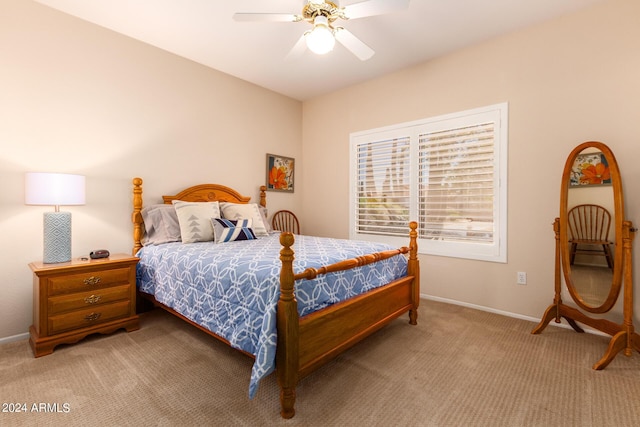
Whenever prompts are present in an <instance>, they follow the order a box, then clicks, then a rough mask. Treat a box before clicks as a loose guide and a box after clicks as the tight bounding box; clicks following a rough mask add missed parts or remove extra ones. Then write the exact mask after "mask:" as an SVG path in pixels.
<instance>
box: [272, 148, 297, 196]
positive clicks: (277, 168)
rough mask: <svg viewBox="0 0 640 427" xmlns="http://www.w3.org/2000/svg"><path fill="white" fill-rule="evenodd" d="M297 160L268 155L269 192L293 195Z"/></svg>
mask: <svg viewBox="0 0 640 427" xmlns="http://www.w3.org/2000/svg"><path fill="white" fill-rule="evenodd" d="M294 165H295V159H293V158H291V157H284V156H278V155H275V154H267V190H270V191H285V192H289V193H293V180H294Z"/></svg>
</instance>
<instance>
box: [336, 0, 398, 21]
mask: <svg viewBox="0 0 640 427" xmlns="http://www.w3.org/2000/svg"><path fill="white" fill-rule="evenodd" d="M408 7H409V0H365V1H361V2H360V3H354V4H350V5H349V6H345V7H344V14H345V16H346V17H347V18H348V19H357V18H365V17H367V16H375V15H383V14H385V13H391V12H398V11H401V10H404V9H407V8H408Z"/></svg>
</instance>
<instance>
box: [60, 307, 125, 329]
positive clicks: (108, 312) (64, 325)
mask: <svg viewBox="0 0 640 427" xmlns="http://www.w3.org/2000/svg"><path fill="white" fill-rule="evenodd" d="M130 310H131V302H130V301H122V302H116V303H113V304H106V305H102V306H99V307H93V308H88V309H86V310H78V311H73V312H69V313H66V314H59V315H57V316H50V317H49V334H57V333H60V332H64V331H67V330H70V329H77V328H84V327H87V326H93V325H96V324H99V323H102V322H106V321H108V320H113V319H117V318H119V317H127V316H129V315H130Z"/></svg>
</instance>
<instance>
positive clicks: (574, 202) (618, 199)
mask: <svg viewBox="0 0 640 427" xmlns="http://www.w3.org/2000/svg"><path fill="white" fill-rule="evenodd" d="M553 229H554V232H555V238H556V257H555V258H556V267H555V298H554V300H553V304H551V305H550V306H549V308H547V310H546V311H545V313H544V316H543V318H542V320H541V321H540V323H539V324H538V326H536V328H535V329H534V330H533V331H532V332H531V333H532V334H539V333H540V332H542V331H543V330H544V328H545V327H546V326H547V325H548V324H549V322H550V321H551V320H552V319H553V320H555V322H556V323H560V319H561V318H564V319H565V320H566V321H567V322H568V323H569V325H571V327H572V328H573V329H574V330H575V331H576V332H584V330H583V329H582V328H581V327H580V326H579V325H578V323H577V322H580V323H583V324H585V325H588V326H590V327H592V328H594V329H597V330H599V331H602V332H605V333H607V334H609V335H611V336H612V338H611V341H610V342H609V347H608V349H607V351H606V352H605V354H604V356H603V357H602V358H601V359H600V360H599V361H598V362H596V363H595V364H594V365H593V369H598V370H599V369H604V368H605V367H606V366H607V365H608V364H609V362H611V360H613V358H614V357H615V356H616V355H617V354H618V353H619V352H620V351H622V350H623V351H624V354H625V355H627V356H631V354H632V352H633V349H636V350H637V351H640V335H638V333H636V332H635V330H634V327H633V270H632V258H631V250H632V243H633V238H634V235H635V231H636V229H634V228H633V226H632V224H631V222H630V221H626V220H625V219H624V200H623V194H622V180H621V177H620V170H619V169H618V162H617V161H616V158H615V156H614V155H613V152H612V151H611V150H610V149H609V147H607V146H606V145H605V144H603V143H601V142H595V141H591V142H585V143H583V144H580V145H579V146H577V147H576V148H575V149H574V150H573V151H572V152H571V154H569V157H568V158H567V162H566V163H565V166H564V172H563V174H562V184H561V188H560V218H556V219H555V221H554V224H553ZM562 279H564V283H565V285H566V287H567V290H568V291H569V295H570V296H571V299H572V300H573V302H574V303H575V304H576V305H577V308H575V307H572V306H568V305H566V304H564V303H563V302H562V286H563V280H562ZM621 291H622V293H621ZM620 295H622V298H623V322H622V324H617V323H615V322H612V321H610V320H607V319H604V318H601V317H599V318H595V317H590V315H589V314H591V313H593V314H603V313H607V312H609V311H610V310H611V309H612V308H613V307H614V305H615V304H616V302H617V301H618V298H620Z"/></svg>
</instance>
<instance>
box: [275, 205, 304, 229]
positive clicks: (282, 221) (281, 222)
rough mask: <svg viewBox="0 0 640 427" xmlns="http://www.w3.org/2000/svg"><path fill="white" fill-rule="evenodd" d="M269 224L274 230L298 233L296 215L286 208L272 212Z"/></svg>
mask: <svg viewBox="0 0 640 427" xmlns="http://www.w3.org/2000/svg"><path fill="white" fill-rule="evenodd" d="M271 226H272V227H273V229H274V230H278V231H290V232H291V233H293V234H300V222H298V218H297V217H296V215H295V214H294V213H293V212H291V211H287V210H281V211H278V212H276V213H275V214H273V218H272V219H271Z"/></svg>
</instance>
